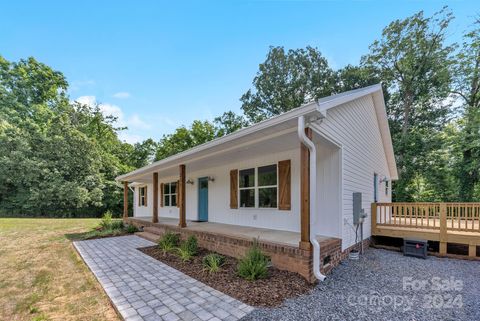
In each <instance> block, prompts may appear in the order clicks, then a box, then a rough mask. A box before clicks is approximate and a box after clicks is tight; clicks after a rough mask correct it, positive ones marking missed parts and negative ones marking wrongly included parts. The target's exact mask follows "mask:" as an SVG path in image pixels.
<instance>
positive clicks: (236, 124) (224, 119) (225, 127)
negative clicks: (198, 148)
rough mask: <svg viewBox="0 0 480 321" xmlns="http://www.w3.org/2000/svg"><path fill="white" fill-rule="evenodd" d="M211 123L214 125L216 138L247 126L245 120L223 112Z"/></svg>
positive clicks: (230, 112) (232, 113) (239, 116)
mask: <svg viewBox="0 0 480 321" xmlns="http://www.w3.org/2000/svg"><path fill="white" fill-rule="evenodd" d="M213 123H214V124H215V130H216V131H217V133H216V136H218V137H221V136H225V135H227V134H231V133H233V132H235V131H237V130H239V129H242V128H244V127H247V126H248V122H247V120H246V119H245V118H244V117H243V116H241V115H237V114H235V113H234V112H233V111H227V112H224V113H223V114H222V116H219V117H216V118H215V119H214V120H213Z"/></svg>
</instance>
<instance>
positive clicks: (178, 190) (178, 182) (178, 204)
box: [177, 180, 182, 207]
mask: <svg viewBox="0 0 480 321" xmlns="http://www.w3.org/2000/svg"><path fill="white" fill-rule="evenodd" d="M181 195H182V193H180V180H178V181H177V207H180V197H181Z"/></svg>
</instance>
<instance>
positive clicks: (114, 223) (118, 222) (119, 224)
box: [110, 220, 124, 230]
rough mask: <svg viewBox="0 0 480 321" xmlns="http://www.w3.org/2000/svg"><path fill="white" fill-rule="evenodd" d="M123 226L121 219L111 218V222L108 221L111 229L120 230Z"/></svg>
mask: <svg viewBox="0 0 480 321" xmlns="http://www.w3.org/2000/svg"><path fill="white" fill-rule="evenodd" d="M123 227H124V225H123V221H122V220H112V223H110V228H111V229H112V230H122V229H123Z"/></svg>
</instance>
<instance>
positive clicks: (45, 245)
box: [0, 218, 119, 321]
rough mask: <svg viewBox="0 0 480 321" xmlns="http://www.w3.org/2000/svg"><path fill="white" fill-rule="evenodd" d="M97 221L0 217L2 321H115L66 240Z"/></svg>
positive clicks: (110, 310) (85, 230) (93, 281)
mask: <svg viewBox="0 0 480 321" xmlns="http://www.w3.org/2000/svg"><path fill="white" fill-rule="evenodd" d="M98 223H99V220H98V219H31V218H18V219H17V218H0V321H16V320H32V321H33V320H34V321H41V320H62V321H66V320H92V321H93V320H99V321H100V320H102V321H103V320H119V318H118V317H117V315H116V313H115V311H114V310H113V308H112V307H111V306H110V304H109V302H108V299H107V297H106V295H105V294H104V293H103V292H102V290H101V287H100V285H99V284H98V283H97V282H96V280H95V278H94V277H93V275H92V274H91V273H90V271H89V270H88V268H87V267H86V266H85V264H84V263H83V261H81V259H80V258H79V256H78V255H77V253H76V251H75V250H74V248H73V246H72V244H71V240H70V239H71V238H72V235H73V236H74V235H76V234H78V233H83V232H87V231H89V230H91V229H92V228H93V227H95V226H97V225H98Z"/></svg>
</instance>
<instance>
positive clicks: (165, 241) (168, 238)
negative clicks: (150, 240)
mask: <svg viewBox="0 0 480 321" xmlns="http://www.w3.org/2000/svg"><path fill="white" fill-rule="evenodd" d="M179 241H180V237H179V236H178V234H175V233H172V232H167V233H165V234H163V236H162V238H161V239H160V240H159V241H158V247H159V248H160V249H161V250H162V251H163V255H165V254H167V252H171V251H173V250H174V249H175V248H176V247H177V246H178V242H179Z"/></svg>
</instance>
